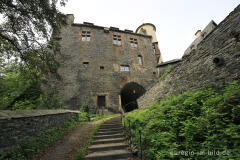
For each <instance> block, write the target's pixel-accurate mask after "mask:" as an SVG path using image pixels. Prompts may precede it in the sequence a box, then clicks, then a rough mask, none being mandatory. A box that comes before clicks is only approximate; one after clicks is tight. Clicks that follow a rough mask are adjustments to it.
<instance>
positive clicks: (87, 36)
mask: <svg viewBox="0 0 240 160" xmlns="http://www.w3.org/2000/svg"><path fill="white" fill-rule="evenodd" d="M90 40H91V32H90V31H82V41H90Z"/></svg>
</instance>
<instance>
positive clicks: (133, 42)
mask: <svg viewBox="0 0 240 160" xmlns="http://www.w3.org/2000/svg"><path fill="white" fill-rule="evenodd" d="M130 45H131V47H133V48H137V47H138V42H137V39H134V38H130Z"/></svg>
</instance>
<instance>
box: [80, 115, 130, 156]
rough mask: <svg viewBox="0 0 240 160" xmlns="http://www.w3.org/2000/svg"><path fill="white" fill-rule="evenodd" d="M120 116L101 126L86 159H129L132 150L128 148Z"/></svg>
mask: <svg viewBox="0 0 240 160" xmlns="http://www.w3.org/2000/svg"><path fill="white" fill-rule="evenodd" d="M127 147H128V145H127V144H125V137H124V135H123V128H122V123H121V121H120V118H119V117H118V118H114V119H110V120H108V121H107V122H105V123H104V124H102V126H100V128H99V129H98V132H97V133H96V135H95V136H94V138H93V142H92V145H91V146H90V147H89V148H88V150H89V151H90V153H89V155H87V156H86V157H85V158H86V160H127V159H128V158H130V157H131V152H130V151H128V150H127Z"/></svg>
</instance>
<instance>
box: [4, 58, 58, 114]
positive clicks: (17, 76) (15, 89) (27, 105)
mask: <svg viewBox="0 0 240 160" xmlns="http://www.w3.org/2000/svg"><path fill="white" fill-rule="evenodd" d="M60 107H62V104H61V103H60V101H59V100H58V96H57V94H54V93H46V92H43V91H42V89H41V82H40V73H39V74H38V73H36V74H35V76H33V74H32V73H31V72H30V70H29V69H27V68H25V69H24V70H23V69H21V67H20V66H19V64H15V63H14V61H10V62H8V64H6V65H5V66H4V68H1V67H0V110H6V109H8V110H23V109H49V108H52V109H53V108H60Z"/></svg>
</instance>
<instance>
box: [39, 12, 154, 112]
mask: <svg viewBox="0 0 240 160" xmlns="http://www.w3.org/2000/svg"><path fill="white" fill-rule="evenodd" d="M71 17H72V16H71ZM68 23H69V24H68V25H67V26H64V27H63V28H62V29H61V35H60V37H59V39H60V40H59V43H60V45H61V55H60V56H59V59H58V62H59V64H60V66H59V68H58V71H57V73H58V74H59V75H60V76H61V79H56V78H54V77H48V78H46V81H45V82H46V83H45V84H44V86H43V88H47V89H49V88H52V89H54V90H56V92H58V93H59V95H60V97H61V100H62V101H63V104H64V105H65V106H67V107H68V108H71V109H79V107H81V105H82V104H84V103H87V104H89V106H90V107H91V108H90V111H92V112H96V111H97V108H98V106H97V98H98V96H105V97H106V108H107V109H109V110H111V111H113V112H119V111H120V110H121V109H120V104H121V102H120V101H121V99H120V92H121V89H122V88H123V87H124V86H125V85H126V84H128V83H130V82H135V83H137V84H139V85H141V86H143V87H144V88H145V89H148V87H149V86H151V85H152V84H154V83H155V82H156V80H157V75H156V72H157V70H156V67H155V66H156V65H157V62H156V60H155V55H154V52H153V49H152V42H151V36H146V35H141V34H136V33H131V32H125V31H121V30H118V29H111V28H110V29H108V30H105V29H104V27H101V26H96V25H86V24H75V23H73V20H71V21H69V22H68ZM82 31H88V32H90V33H91V39H90V41H83V40H82V37H81V34H82ZM113 35H119V36H121V40H122V42H121V45H115V44H113ZM130 38H134V39H137V41H138V47H137V48H135V47H131V45H130ZM139 55H141V56H142V60H143V64H142V65H140V64H139V63H138V56H139ZM84 62H89V64H88V66H87V67H84V65H83V63H84ZM120 65H129V66H130V71H129V72H126V71H125V72H124V71H120ZM100 67H102V69H101V68H100Z"/></svg>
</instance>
